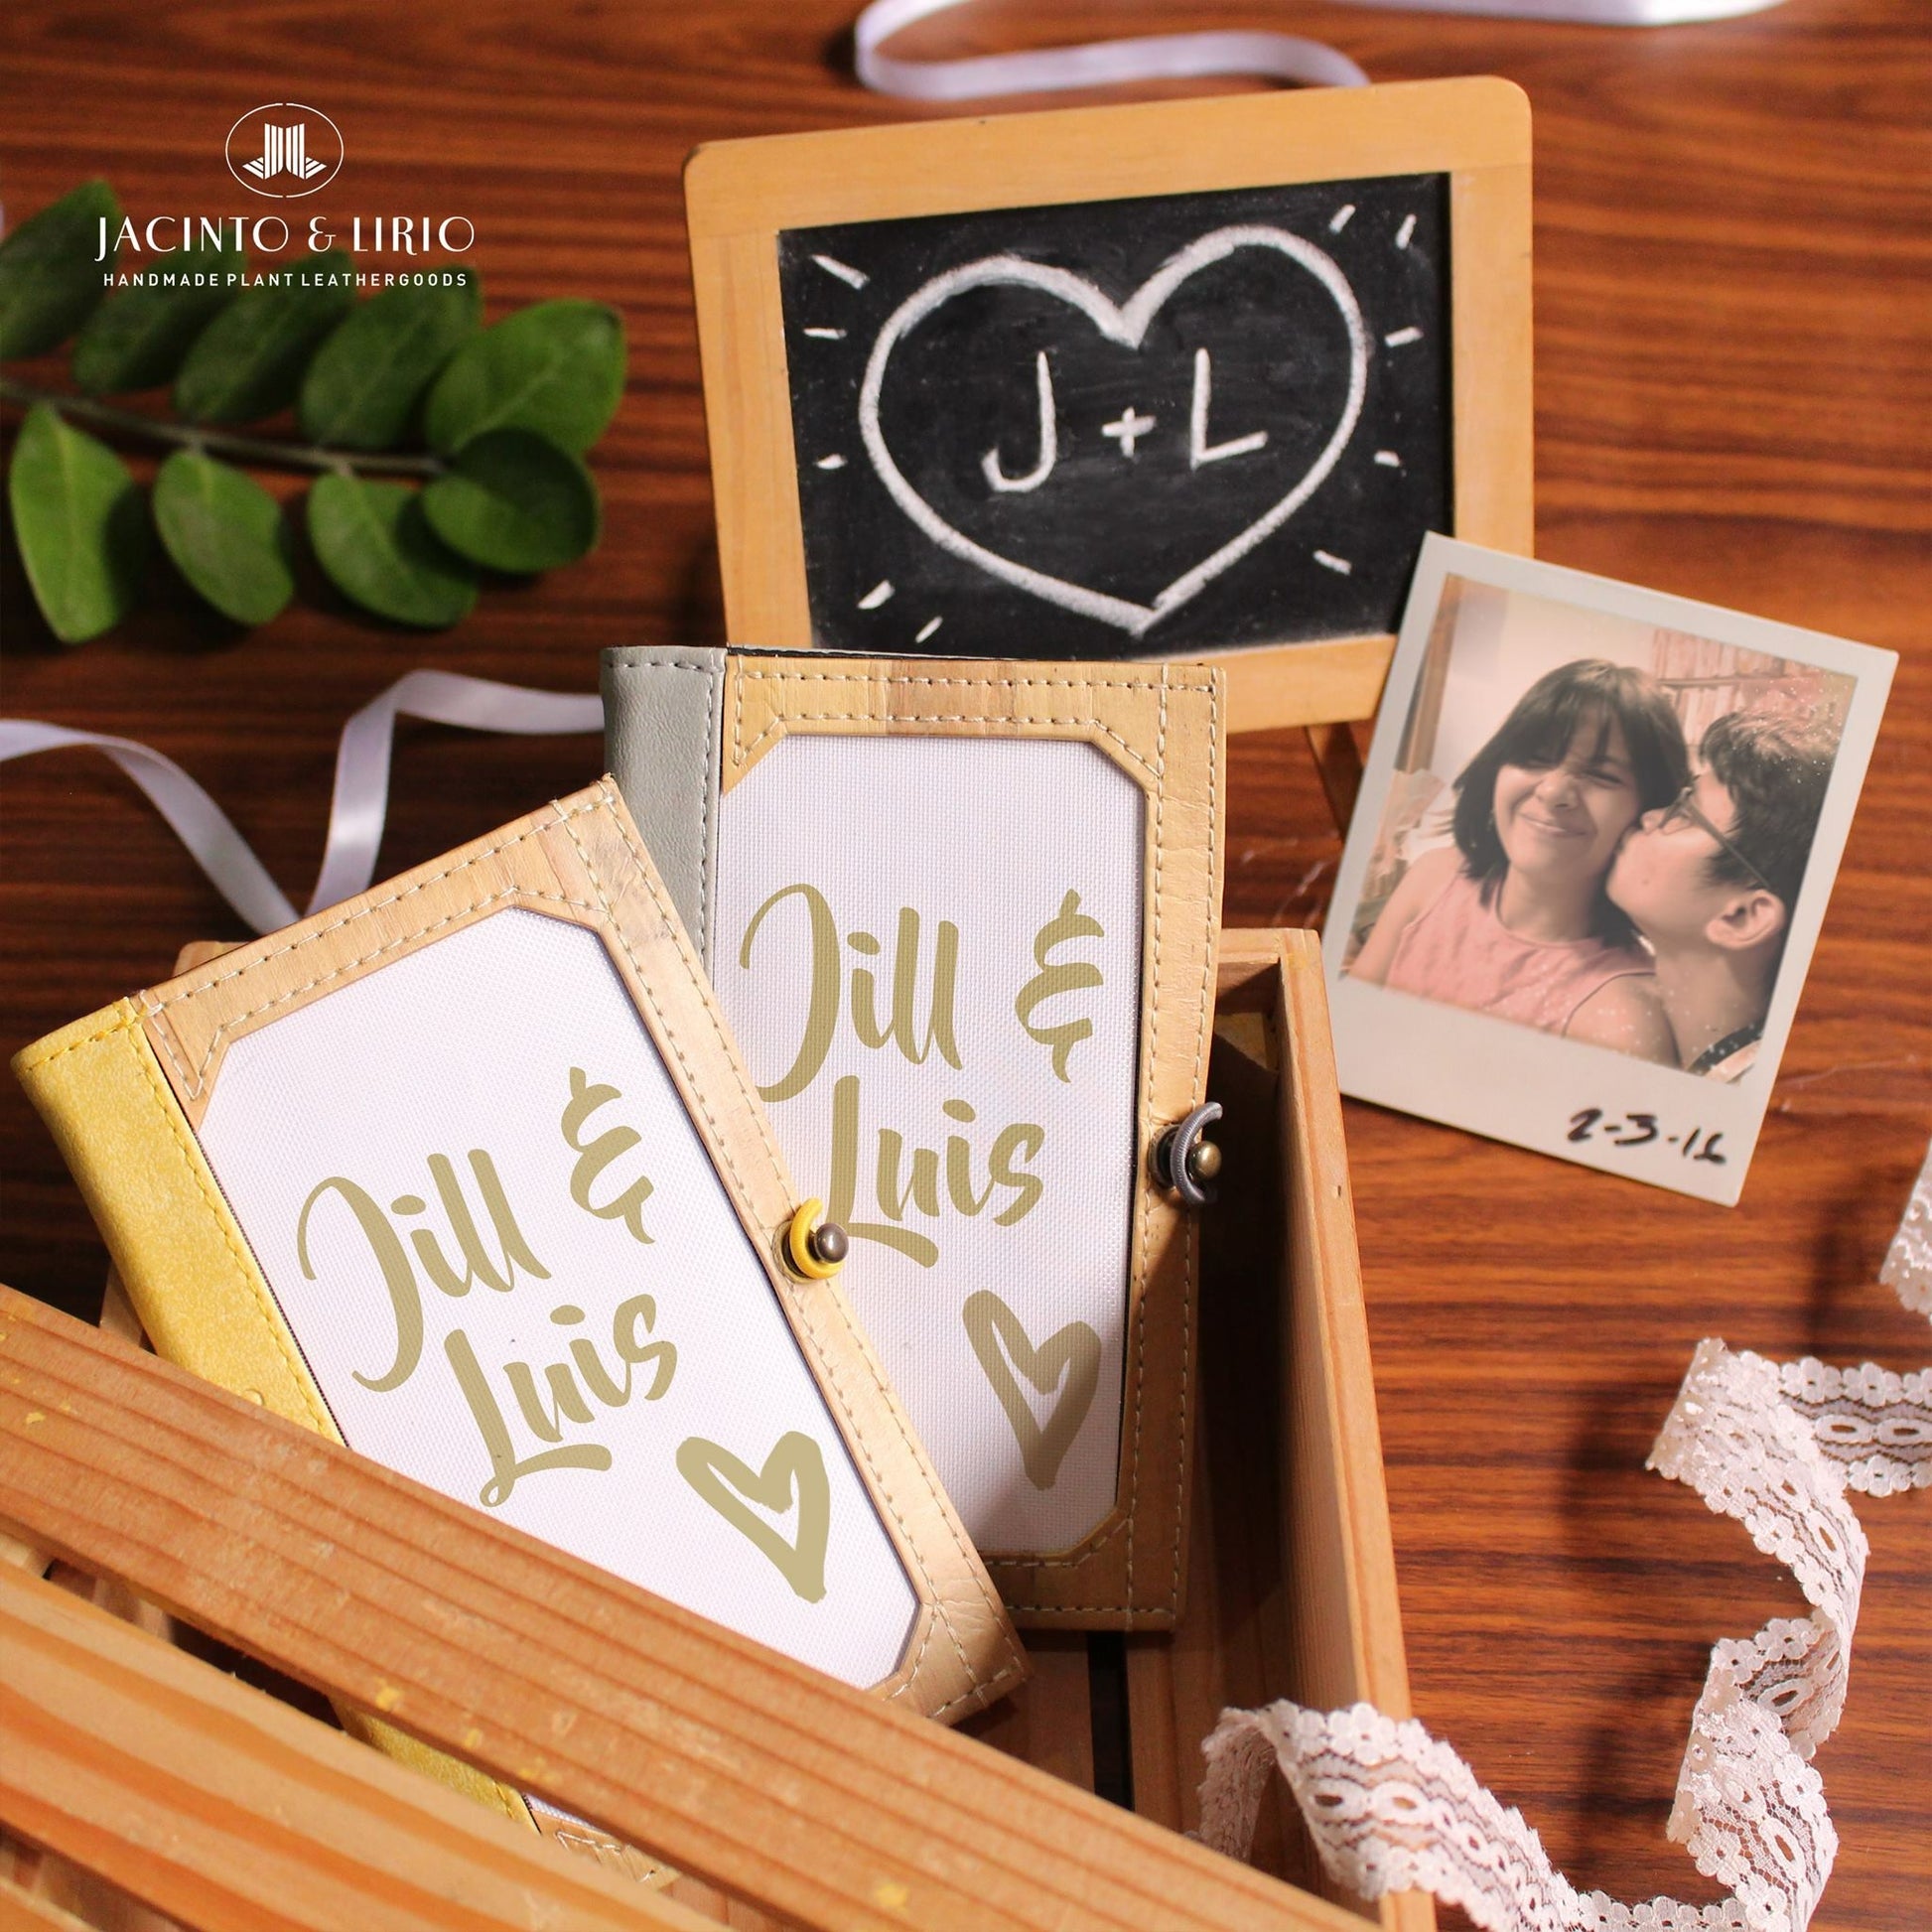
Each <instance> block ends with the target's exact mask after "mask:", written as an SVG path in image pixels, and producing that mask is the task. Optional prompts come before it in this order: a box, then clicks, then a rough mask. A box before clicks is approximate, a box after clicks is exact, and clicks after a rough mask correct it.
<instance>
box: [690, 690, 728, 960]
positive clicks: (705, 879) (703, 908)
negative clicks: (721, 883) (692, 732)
mask: <svg viewBox="0 0 1932 1932" xmlns="http://www.w3.org/2000/svg"><path fill="white" fill-rule="evenodd" d="M680 668H689V667H688V666H683V667H680ZM704 668H705V669H706V671H707V673H708V675H707V680H706V682H707V685H708V687H709V702H708V703H707V704H706V706H705V726H704V766H705V768H704V779H703V783H702V785H701V787H700V790H701V794H702V796H703V798H704V805H703V807H702V809H701V811H700V813H699V816H698V958H699V960H700V962H703V961H707V960H709V959H710V957H711V800H712V795H713V794H714V793H715V792H716V791H717V789H718V766H717V763H716V760H717V759H720V758H722V757H723V756H724V748H723V746H722V744H721V743H720V740H719V733H718V708H719V705H720V704H721V703H722V701H723V697H724V684H725V669H724V666H723V664H718V665H715V666H706V667H704Z"/></svg>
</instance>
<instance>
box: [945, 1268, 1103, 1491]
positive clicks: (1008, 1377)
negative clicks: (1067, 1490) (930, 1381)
mask: <svg viewBox="0 0 1932 1932" xmlns="http://www.w3.org/2000/svg"><path fill="white" fill-rule="evenodd" d="M961 1314H962V1316H963V1317H964V1319H965V1322H966V1336H967V1339H968V1340H969V1341H971V1343H972V1344H973V1353H974V1354H975V1355H977V1356H978V1357H979V1360H980V1367H981V1368H983V1369H984V1370H985V1371H986V1379H987V1380H988V1381H989V1382H991V1383H992V1384H993V1393H994V1394H995V1395H997V1396H998V1397H999V1398H1000V1407H1001V1408H1002V1409H1004V1410H1005V1411H1006V1412H1007V1421H1008V1422H1010V1423H1011V1424H1012V1425H1013V1433H1014V1435H1015V1436H1016V1437H1017V1438H1018V1439H1019V1442H1020V1461H1021V1466H1022V1467H1023V1468H1025V1470H1026V1471H1027V1480H1028V1481H1029V1482H1031V1483H1032V1484H1033V1486H1034V1487H1035V1489H1050V1488H1052V1486H1053V1484H1054V1482H1055V1480H1056V1479H1057V1478H1058V1476H1059V1473H1060V1463H1061V1461H1062V1460H1063V1459H1064V1458H1065V1455H1066V1452H1067V1450H1068V1449H1071V1448H1072V1447H1073V1439H1074V1437H1076V1436H1077V1435H1078V1434H1079V1433H1080V1425H1081V1424H1082V1423H1083V1422H1085V1421H1086V1419H1087V1411H1088V1410H1089V1409H1090V1408H1092V1407H1093V1392H1094V1388H1095V1386H1096V1385H1097V1384H1098V1382H1099V1380H1100V1337H1099V1336H1098V1335H1097V1334H1095V1333H1094V1331H1093V1330H1092V1329H1091V1328H1089V1327H1088V1326H1087V1324H1086V1323H1085V1322H1084V1321H1069V1322H1068V1323H1067V1324H1066V1326H1065V1327H1064V1328H1061V1329H1059V1330H1058V1331H1057V1332H1056V1333H1054V1334H1051V1335H1049V1336H1047V1338H1046V1339H1045V1340H1044V1341H1043V1342H1041V1343H1040V1345H1039V1346H1038V1347H1037V1348H1035V1346H1034V1344H1033V1342H1032V1340H1031V1339H1030V1338H1029V1337H1028V1334H1027V1330H1026V1328H1025V1327H1024V1326H1023V1325H1022V1323H1021V1320H1020V1317H1019V1316H1018V1315H1017V1314H1015V1313H1014V1311H1012V1310H1011V1309H1010V1308H1008V1307H1007V1305H1006V1304H1005V1303H1004V1302H1003V1301H1001V1300H1000V1298H999V1297H998V1296H997V1295H995V1294H994V1293H993V1291H992V1290H991V1289H988V1288H982V1289H980V1290H979V1291H978V1292H977V1293H976V1294H973V1295H969V1296H968V1297H967V1298H966V1306H965V1308H964V1309H963V1310H962V1311H961ZM1022 1375H1024V1376H1025V1377H1026V1378H1027V1380H1028V1381H1029V1382H1031V1383H1032V1384H1033V1385H1034V1387H1035V1389H1037V1390H1038V1391H1039V1393H1040V1394H1041V1395H1051V1394H1052V1393H1053V1391H1054V1390H1055V1389H1058V1390H1059V1398H1058V1400H1057V1401H1055V1402H1054V1404H1053V1413H1052V1415H1051V1416H1050V1417H1049V1418H1048V1419H1047V1423H1046V1427H1045V1428H1044V1429H1041V1428H1040V1426H1039V1424H1038V1423H1037V1422H1036V1421H1035V1419H1034V1407H1033V1404H1032V1403H1031V1402H1029V1401H1028V1400H1027V1392H1026V1391H1025V1390H1024V1389H1023V1388H1022V1387H1021V1386H1020V1377H1021V1376H1022ZM1062 1378H1064V1379H1062Z"/></svg>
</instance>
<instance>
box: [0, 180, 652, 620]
mask: <svg viewBox="0 0 1932 1932" xmlns="http://www.w3.org/2000/svg"><path fill="white" fill-rule="evenodd" d="M103 220H104V221H105V222H106V223H107V228H108V232H109V233H112V232H113V231H114V230H115V229H116V228H117V227H118V226H119V225H120V220H121V210H120V206H119V204H118V202H117V201H116V200H115V198H114V194H113V191H112V190H111V189H110V188H109V187H108V185H107V184H106V183H105V182H101V181H95V182H88V183H86V184H85V185H83V186H82V187H79V188H76V189H75V190H74V191H73V192H72V193H71V194H69V195H67V196H65V197H64V198H63V199H62V200H60V201H58V202H56V203H55V204H54V205H53V206H52V207H47V208H43V209H42V210H41V211H40V213H38V214H36V215H35V216H34V217H33V218H32V219H31V220H29V221H25V222H23V223H22V224H21V225H20V226H19V227H18V228H17V229H15V230H14V232H13V233H12V234H10V235H8V236H7V238H6V239H5V240H4V241H0V361H11V360H14V359H16V358H22V357H28V356H36V355H43V354H46V353H47V352H48V351H50V350H52V349H56V348H59V347H60V346H61V345H63V344H65V343H68V342H69V340H71V342H72V347H71V350H70V352H69V370H70V372H71V375H72V378H73V389H72V390H71V391H67V390H58V391H57V390H49V389H41V388H34V387H31V386H29V385H28V384H26V383H23V382H19V381H16V380H15V379H14V378H13V377H11V376H7V375H0V401H5V402H9V403H12V404H15V405H16V406H18V407H19V408H21V409H22V410H23V411H24V412H25V413H24V418H23V420H22V421H21V424H20V427H19V432H18V435H17V436H16V438H15V441H14V449H13V456H12V460H11V462H10V463H9V465H8V470H7V498H8V505H9V509H10V511H11V514H12V517H13V527H14V535H15V538H16V540H17V541H18V543H19V546H20V555H21V561H22V563H23V565H24V566H25V569H26V574H27V581H28V584H29V587H30V588H31V589H32V591H33V594H34V601H35V602H36V603H37V604H38V605H39V606H40V609H41V612H42V614H43V615H44V616H45V617H46V619H47V621H48V623H49V624H50V626H52V628H53V631H54V634H55V635H56V636H57V637H59V638H60V639H61V640H62V642H64V643H69V644H77V643H82V642H84V641H85V640H86V639H88V638H90V637H96V636H98V635H100V633H101V632H102V631H104V630H108V629H111V628H112V627H113V625H115V624H116V623H118V622H120V621H121V620H122V619H123V618H124V617H126V616H127V615H128V613H129V612H130V611H131V610H132V609H133V608H134V607H135V605H136V604H137V603H138V602H139V600H140V596H141V592H142V588H143V585H144V582H145V580H146V576H147V563H148V558H149V556H150V554H151V550H152V547H153V546H152V543H151V538H158V539H159V544H160V548H161V550H162V551H163V552H164V553H165V554H166V555H167V557H168V558H169V560H170V561H171V562H172V564H173V565H174V567H175V569H176V570H177V571H178V572H179V573H180V575H181V577H182V578H183V580H184V581H185V582H186V583H187V584H188V585H189V587H190V588H191V589H192V590H193V591H194V592H195V593H196V595H197V596H198V597H200V598H201V599H202V600H203V601H204V602H205V603H207V604H208V605H209V606H211V607H212V608H213V609H214V610H215V611H217V612H219V613H220V614H221V616H222V617H224V618H226V619H227V620H228V621H230V622H233V623H237V624H243V625H254V624H261V623H267V622H268V621H271V620H272V619H274V618H276V617H278V616H279V615H280V614H281V613H282V612H283V611H284V610H285V609H286V608H287V607H288V604H289V602H290V601H291V599H292V598H293V597H294V596H295V590H296V571H295V566H296V562H297V551H298V547H299V546H298V543H297V539H296V533H295V530H294V529H293V528H292V526H291V521H290V518H289V517H288V516H287V515H286V514H285V511H284V508H283V506H282V505H281V504H280V503H278V502H277V501H276V499H275V497H274V496H272V495H271V494H270V493H269V491H268V490H266V489H265V488H263V487H262V485H261V483H258V482H257V481H256V480H255V478H254V477H253V476H251V475H250V474H249V471H250V470H263V469H268V470H276V469H280V470H300V471H310V472H315V473H317V474H316V481H315V483H313V484H312V485H311V487H310V489H309V491H308V495H307V498H306V502H305V504H304V507H303V514H302V525H303V529H304V532H305V534H306V536H307V541H308V548H309V551H310V553H311V554H312V555H313V557H314V558H315V561H316V563H317V565H318V566H319V567H320V568H321V570H322V572H323V574H324V576H326V577H327V578H328V580H329V581H330V583H331V584H333V585H334V586H335V588H336V589H337V590H339V591H340V592H342V594H343V595H344V596H345V597H346V598H348V599H349V600H350V601H351V602H353V603H355V604H356V605H359V606H360V607H361V608H362V609H363V610H365V611H370V612H373V613H374V614H375V615H376V616H378V617H381V618H386V619H389V620H390V621H393V622H396V623H406V624H417V625H421V626H423V627H425V628H432V629H436V628H442V627H444V626H446V625H449V624H453V623H456V622H457V621H460V620H461V619H462V618H463V617H465V616H466V615H467V614H468V613H469V611H470V609H471V607H472V606H473V605H474V604H475V603H476V600H477V592H478V588H479V584H480V581H481V573H482V572H483V571H498V572H506V573H511V574H515V575H528V574H531V573H534V572H537V571H545V570H554V569H556V568H558V567H559V566H561V565H563V564H568V563H573V562H575V561H576V560H577V559H578V558H580V557H583V556H585V555H587V554H588V553H589V552H590V551H592V550H593V549H595V548H596V546H597V542H598V538H599V535H600V533H601V530H602V527H603V504H602V500H601V498H600V497H599V494H598V487H597V483H596V481H595V480H594V479H593V477H592V475H591V473H590V471H589V469H588V468H587V467H586V466H585V463H584V461H583V458H584V453H585V452H586V451H587V450H589V449H590V447H591V446H592V445H593V444H594V443H596V441H597V440H598V438H599V437H600V436H602V435H603V433H604V431H605V429H606V427H607V426H608V425H609V423H610V421H611V418H612V416H613V415H614V414H615V413H616V411H617V406H618V403H619V401H620V399H621V396H622V394H623V384H624V374H625V368H626V353H625V347H624V340H623V324H622V320H621V317H620V316H619V315H618V313H617V311H616V310H614V309H611V308H608V307H607V306H605V305H604V304H602V303H597V302H577V301H559V302H539V303H535V304H533V305H532V306H530V307H529V308H525V309H519V310H516V311H515V312H514V313H512V314H511V315H509V316H506V317H505V318H504V319H503V320H502V321H500V322H498V323H496V324H494V325H493V326H491V327H489V328H484V327H483V296H482V289H481V287H480V284H479V282H478V279H477V276H476V274H475V272H474V271H473V270H470V269H467V268H461V267H455V266H452V265H450V264H438V265H436V266H435V267H434V268H433V269H432V270H431V271H430V272H431V273H434V274H435V275H436V276H437V277H438V279H439V281H440V280H441V278H442V277H444V276H446V275H447V276H450V277H453V278H454V279H453V280H452V282H451V284H450V285H449V286H409V285H402V284H398V285H397V286H395V287H392V288H387V289H384V290H383V291H382V292H381V293H380V294H378V295H375V296H372V297H370V298H368V299H367V300H358V299H357V297H356V293H355V267H354V263H353V260H352V258H351V257H349V256H347V255H345V254H343V253H341V252H340V251H332V252H330V253H327V254H320V255H316V256H313V257H310V258H308V259H307V260H305V261H303V262H300V263H293V264H287V265H285V266H284V268H283V271H282V279H281V280H280V281H279V282H277V283H258V284H256V285H253V286H248V285H246V284H245V280H244V278H245V275H246V271H247V269H248V260H247V256H246V254H245V253H243V252H240V251H239V250H238V249H237V248H235V247H234V246H232V245H230V246H227V247H220V246H209V245H200V246H188V247H183V248H180V249H176V250H175V251H174V252H173V253H171V254H165V255H156V256H153V257H150V258H147V259H146V261H145V263H144V278H145V279H144V280H143V282H142V283H141V284H140V285H137V286H134V287H130V288H126V289H122V290H118V291H116V292H115V293H114V294H112V295H111V296H109V295H106V292H105V287H104V284H105V280H106V278H107V275H108V273H109V267H110V264H108V263H101V262H96V261H95V260H94V253H95V246H96V242H97V238H98V235H99V232H100V228H99V224H100V223H101V222H102V221H103ZM231 275H232V276H234V277H235V278H236V279H234V280H230V279H229V277H230V276H231ZM164 386H166V387H167V388H168V389H169V401H170V405H171V411H172V413H171V415H169V416H166V417H164V416H159V415H144V414H140V413H137V412H135V411H131V410H127V409H122V408H119V407H115V406H112V405H110V404H108V403H106V402H104V401H103V400H101V398H103V397H107V396H116V395H122V394H128V393H132V392H136V391H140V390H153V389H159V388H162V387H164ZM291 409H292V410H293V412H294V417H295V423H296V426H297V429H298V431H299V436H300V440H295V439H284V438H275V437H268V436H262V435H258V434H242V433H239V432H240V431H241V429H242V428H243V427H244V426H247V425H252V424H257V423H260V422H261V421H262V420H263V419H264V418H266V417H271V416H276V415H279V414H282V413H283V412H285V411H289V410H291ZM81 424H86V425H88V426H89V428H91V429H97V430H100V431H102V432H103V433H104V434H105V435H107V436H109V437H112V438H114V439H115V440H117V441H120V440H134V441H138V442H143V443H147V444H150V445H160V446H163V447H166V448H169V449H170V451H171V454H170V455H169V456H168V457H167V458H166V460H165V461H164V462H163V463H162V465H161V467H160V470H159V472H158V473H157V474H156V476H155V479H154V483H153V486H152V489H151V490H150V491H148V492H146V493H144V492H143V490H142V488H141V485H140V484H139V483H136V481H135V479H134V477H133V475H132V473H131V472H130V471H129V469H128V467H127V465H126V464H125V463H124V462H123V461H122V460H121V458H120V456H119V455H118V454H116V452H115V450H114V449H112V448H110V447H109V444H108V443H107V442H105V441H103V440H102V438H101V437H100V436H96V435H91V434H89V433H88V429H83V428H81V427H79V425H81Z"/></svg>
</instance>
